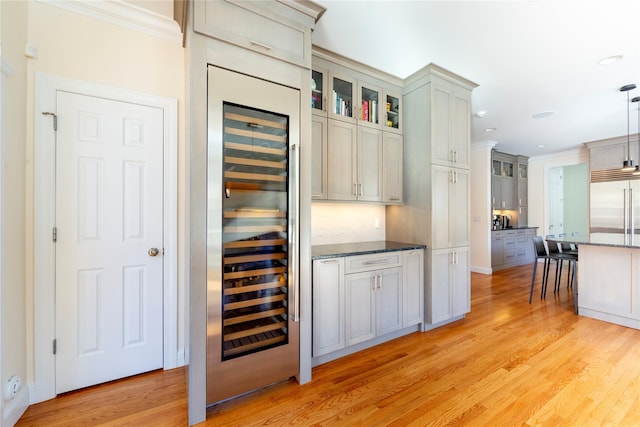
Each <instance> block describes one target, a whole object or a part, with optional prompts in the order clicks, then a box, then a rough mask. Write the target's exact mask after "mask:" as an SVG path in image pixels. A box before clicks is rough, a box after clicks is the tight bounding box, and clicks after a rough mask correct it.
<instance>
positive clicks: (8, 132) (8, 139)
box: [0, 1, 29, 425]
mask: <svg viewBox="0 0 640 427" xmlns="http://www.w3.org/2000/svg"><path fill="white" fill-rule="evenodd" d="M0 9H1V15H2V16H1V24H0V28H1V32H0V34H1V35H0V42H1V43H2V66H3V70H4V71H6V70H5V69H10V71H9V72H8V74H5V75H4V76H3V80H4V87H3V89H4V93H3V98H4V99H3V101H4V105H3V111H2V114H3V118H2V125H3V126H2V142H3V146H2V149H3V152H2V165H1V166H2V169H1V173H2V179H1V182H2V192H1V194H2V200H1V201H0V208H1V209H2V215H1V218H2V223H1V227H2V234H1V235H2V242H1V244H2V248H1V249H0V253H1V255H2V264H1V266H2V272H1V282H0V283H1V285H2V297H1V301H2V307H1V308H0V312H1V315H2V321H1V324H2V330H1V334H2V345H1V348H2V365H1V367H2V371H1V375H0V386H2V387H0V391H3V390H4V385H5V384H6V382H7V380H8V379H9V377H10V376H12V375H17V376H19V377H20V378H21V379H22V382H23V384H24V383H25V382H26V378H27V370H28V368H27V366H28V364H27V360H26V359H27V358H26V347H27V317H26V304H25V297H26V296H25V293H26V286H25V284H26V280H27V279H26V278H25V274H26V261H25V235H26V227H27V224H29V223H28V220H27V216H26V212H25V204H26V194H25V193H26V183H25V168H26V159H25V142H26V141H25V139H26V137H25V130H26V118H25V114H24V112H25V109H26V102H27V98H26V91H27V82H28V78H27V75H26V73H25V71H26V67H27V64H26V60H25V57H24V46H25V42H26V40H27V28H28V25H27V11H28V4H27V3H26V2H7V1H2V2H0ZM3 400H4V399H3V398H2V397H0V402H2V401H3ZM26 405H28V396H27V389H26V387H23V389H22V391H21V392H20V393H19V395H18V396H17V397H16V398H14V399H12V400H7V401H3V402H2V406H3V408H2V409H3V411H2V418H1V419H0V424H2V425H13V423H14V422H15V420H16V419H17V417H19V416H20V415H21V414H22V412H23V411H24V409H25V408H26Z"/></svg>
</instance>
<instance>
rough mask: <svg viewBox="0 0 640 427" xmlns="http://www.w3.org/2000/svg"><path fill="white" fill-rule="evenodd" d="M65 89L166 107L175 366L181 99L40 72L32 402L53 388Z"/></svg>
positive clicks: (173, 356) (167, 259)
mask: <svg viewBox="0 0 640 427" xmlns="http://www.w3.org/2000/svg"><path fill="white" fill-rule="evenodd" d="M57 91H65V92H71V93H76V94H80V95H88V96H93V97H100V98H105V99H113V100H116V101H122V102H130V103H135V104H140V105H146V106H150V107H157V108H161V109H162V110H163V124H164V129H163V136H164V165H163V169H164V195H163V197H164V202H163V204H164V206H163V214H164V215H163V218H164V220H163V228H164V230H163V239H164V242H163V247H164V258H163V276H164V301H163V319H164V320H163V331H164V332H163V340H164V342H163V352H164V356H163V365H164V369H171V368H175V367H177V365H178V364H177V358H178V345H177V344H178V339H177V338H178V337H177V331H178V318H177V312H178V310H177V309H178V286H177V260H178V253H177V250H178V244H177V232H178V231H177V224H178V219H177V215H178V207H177V194H178V183H177V156H178V150H177V147H178V110H177V106H178V101H177V100H176V99H173V98H166V97H162V96H157V95H150V94H146V93H141V92H135V91H131V90H127V89H121V88H117V87H111V86H105V85H100V84H96V83H91V82H85V81H81V80H74V79H68V78H64V77H59V76H53V75H48V74H44V73H36V85H35V109H34V118H33V122H34V131H35V134H34V224H33V227H34V230H33V236H34V239H33V240H34V333H35V336H34V341H35V343H34V360H35V371H34V388H33V393H32V395H31V403H38V402H42V401H44V400H48V399H51V398H53V397H55V396H56V393H55V372H56V370H55V357H54V355H53V351H52V348H53V347H52V346H53V340H54V338H55V314H56V313H55V246H54V243H53V241H52V230H53V226H54V218H55V140H56V136H55V132H54V131H53V124H52V116H49V115H44V114H43V113H45V112H51V113H56V93H57Z"/></svg>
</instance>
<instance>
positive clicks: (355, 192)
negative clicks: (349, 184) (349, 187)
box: [353, 181, 358, 196]
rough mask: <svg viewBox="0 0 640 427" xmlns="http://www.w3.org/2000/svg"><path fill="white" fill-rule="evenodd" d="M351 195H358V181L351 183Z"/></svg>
mask: <svg viewBox="0 0 640 427" xmlns="http://www.w3.org/2000/svg"><path fill="white" fill-rule="evenodd" d="M353 195H354V196H357V195H358V181H356V182H354V183H353Z"/></svg>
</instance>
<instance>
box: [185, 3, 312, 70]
mask: <svg viewBox="0 0 640 427" xmlns="http://www.w3.org/2000/svg"><path fill="white" fill-rule="evenodd" d="M193 8H194V10H193V17H194V18H193V19H194V31H195V32H197V33H200V34H203V35H206V36H209V37H213V38H216V39H219V40H224V41H226V42H228V43H231V44H233V45H236V46H239V47H242V48H244V49H247V50H249V51H252V52H255V53H258V54H262V55H266V56H271V57H274V58H276V59H279V60H282V61H285V62H288V63H291V64H296V65H300V66H308V65H307V64H309V62H310V60H311V28H310V25H303V24H301V23H298V22H296V21H295V20H292V19H285V18H282V17H284V16H291V13H292V12H291V10H290V9H289V8H288V7H286V5H281V4H278V3H276V2H273V3H267V2H251V1H243V2H238V1H228V0H219V1H195V2H193ZM278 14H280V15H281V16H282V17H279V16H278ZM239 22H241V23H242V25H238V23H239ZM309 24H312V22H310V23H309Z"/></svg>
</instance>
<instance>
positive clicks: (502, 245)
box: [491, 228, 536, 271]
mask: <svg viewBox="0 0 640 427" xmlns="http://www.w3.org/2000/svg"><path fill="white" fill-rule="evenodd" d="M535 235H536V229H535V228H526V229H517V228H514V229H507V230H496V231H492V232H491V269H492V270H494V271H497V270H502V269H504V268H509V267H515V266H518V265H523V264H530V263H532V262H533V261H534V260H535V254H534V252H533V236H535Z"/></svg>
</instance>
